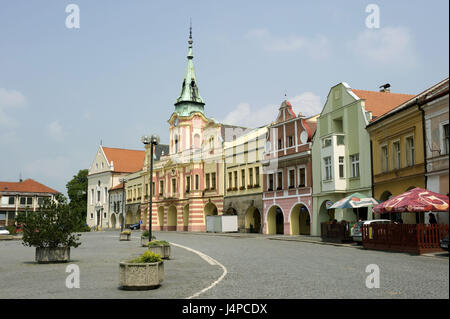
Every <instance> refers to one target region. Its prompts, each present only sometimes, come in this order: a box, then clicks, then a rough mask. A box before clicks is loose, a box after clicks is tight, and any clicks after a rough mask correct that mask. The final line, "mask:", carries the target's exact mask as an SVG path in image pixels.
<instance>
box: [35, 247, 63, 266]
mask: <svg viewBox="0 0 450 319" xmlns="http://www.w3.org/2000/svg"><path fill="white" fill-rule="evenodd" d="M35 259H36V262H38V263H40V264H45V263H66V262H68V261H69V259H70V247H56V248H47V247H36V255H35Z"/></svg>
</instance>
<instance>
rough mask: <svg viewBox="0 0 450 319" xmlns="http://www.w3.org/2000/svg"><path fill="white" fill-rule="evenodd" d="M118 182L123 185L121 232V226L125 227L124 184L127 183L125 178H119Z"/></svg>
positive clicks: (121, 229)
mask: <svg viewBox="0 0 450 319" xmlns="http://www.w3.org/2000/svg"><path fill="white" fill-rule="evenodd" d="M119 182H121V183H122V184H123V189H122V204H123V205H122V216H123V219H122V224H121V225H120V231H121V232H122V231H123V226H125V183H126V182H127V179H126V178H121V179H119Z"/></svg>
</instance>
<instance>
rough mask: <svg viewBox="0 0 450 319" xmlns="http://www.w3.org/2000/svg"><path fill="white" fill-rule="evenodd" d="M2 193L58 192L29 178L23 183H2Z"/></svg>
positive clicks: (0, 183)
mask: <svg viewBox="0 0 450 319" xmlns="http://www.w3.org/2000/svg"><path fill="white" fill-rule="evenodd" d="M0 192H18V193H52V194H57V193H59V192H58V191H56V190H54V189H52V188H50V187H47V186H45V185H43V184H41V183H38V182H36V181H35V180H33V179H31V178H29V179H27V180H24V181H23V182H0Z"/></svg>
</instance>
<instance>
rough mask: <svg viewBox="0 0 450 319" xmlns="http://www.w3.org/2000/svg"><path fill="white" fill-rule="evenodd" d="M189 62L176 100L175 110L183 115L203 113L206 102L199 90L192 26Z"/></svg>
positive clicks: (190, 30)
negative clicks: (194, 60) (193, 51)
mask: <svg viewBox="0 0 450 319" xmlns="http://www.w3.org/2000/svg"><path fill="white" fill-rule="evenodd" d="M188 43H189V50H188V55H187V59H188V64H187V68H186V73H185V75H184V80H183V84H182V87H181V93H180V96H179V97H178V99H177V100H176V102H175V112H177V113H178V114H179V115H182V116H188V115H189V114H190V113H192V112H195V111H198V112H201V113H203V109H204V105H205V102H204V101H203V99H202V97H201V96H200V93H199V92H198V86H197V79H196V77H195V71H194V62H193V61H192V60H193V59H194V55H193V53H192V43H193V41H192V26H191V27H190V28H189V41H188Z"/></svg>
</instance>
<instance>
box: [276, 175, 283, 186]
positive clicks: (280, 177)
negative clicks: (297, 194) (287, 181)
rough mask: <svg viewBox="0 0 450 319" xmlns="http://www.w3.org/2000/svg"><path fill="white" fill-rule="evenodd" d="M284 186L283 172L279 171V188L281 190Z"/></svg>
mask: <svg viewBox="0 0 450 319" xmlns="http://www.w3.org/2000/svg"><path fill="white" fill-rule="evenodd" d="M282 188H283V172H278V173H277V190H281V189H282Z"/></svg>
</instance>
